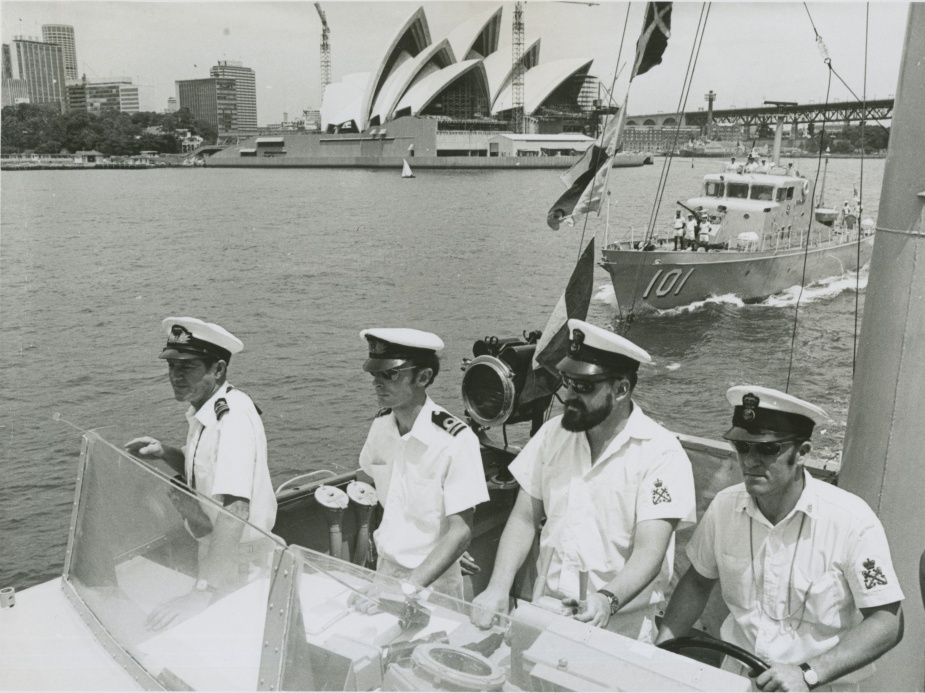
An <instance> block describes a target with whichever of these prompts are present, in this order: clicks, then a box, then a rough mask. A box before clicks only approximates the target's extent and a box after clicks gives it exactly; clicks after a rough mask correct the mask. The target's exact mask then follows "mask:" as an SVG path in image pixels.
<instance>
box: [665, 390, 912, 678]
mask: <svg viewBox="0 0 925 693" xmlns="http://www.w3.org/2000/svg"><path fill="white" fill-rule="evenodd" d="M726 398H727V399H728V400H729V403H730V404H731V405H733V407H734V408H735V409H734V413H733V416H732V428H731V429H730V430H729V431H728V432H727V433H726V435H725V436H724V437H725V438H726V439H727V440H730V441H732V444H733V445H734V446H735V449H736V455H737V458H738V461H739V466H740V467H741V470H742V475H743V477H744V479H745V481H744V483H742V484H737V485H735V486H732V487H730V488H727V489H725V490H723V491H721V492H720V493H719V494H717V496H716V498H714V499H713V502H712V503H711V504H710V507H709V508H708V509H707V511H706V514H705V515H704V517H703V519H702V520H701V522H700V524H699V525H698V526H697V529H696V530H695V531H694V535H693V537H692V538H691V541H690V543H689V544H688V547H687V553H688V556H689V557H690V560H691V567H690V568H689V569H688V571H687V572H686V573H685V575H684V576H683V577H682V578H681V581H680V582H679V583H678V586H677V587H676V588H675V591H674V594H673V595H672V597H671V602H670V603H669V604H668V609H667V611H666V613H665V619H664V621H663V622H662V625H661V630H660V631H659V635H658V642H663V641H665V640H668V639H670V638H674V637H680V636H683V635H685V634H686V633H687V632H688V631H689V630H690V628H691V627H692V626H693V625H694V622H695V621H696V620H697V619H698V618H699V617H700V615H701V614H702V612H703V610H704V607H705V605H706V603H707V600H708V599H709V596H710V592H711V591H712V590H713V586H714V585H715V584H716V582H717V581H718V582H719V584H720V589H721V590H722V597H723V601H724V602H725V603H726V605H727V606H728V607H729V615H728V616H727V617H726V620H725V621H724V622H723V625H722V628H721V630H720V637H721V638H722V639H723V640H726V641H728V642H731V643H733V644H734V645H738V646H740V647H742V648H744V649H746V650H748V651H750V652H753V653H754V654H756V655H757V656H758V657H761V658H762V659H764V660H765V661H766V662H768V663H769V664H770V667H771V668H770V669H768V670H767V671H765V672H764V673H762V674H761V675H760V676H758V678H757V679H756V681H755V683H756V684H757V686H758V687H759V688H760V689H761V690H765V691H778V690H782V691H800V690H802V691H805V690H812V689H814V688H820V689H824V690H858V682H859V681H862V680H863V679H865V678H866V677H867V676H869V675H870V673H872V671H873V669H872V666H873V665H872V662H874V660H876V659H877V658H878V657H880V656H881V655H883V654H884V653H885V652H887V651H888V650H890V649H891V648H892V647H894V646H895V645H896V644H897V643H898V642H899V641H900V639H901V638H902V631H903V626H902V611H901V607H900V602H901V601H902V599H903V593H902V590H901V589H900V587H899V584H898V582H897V580H896V573H895V571H894V570H893V565H892V562H891V560H890V548H889V546H888V544H887V539H886V534H885V533H884V531H883V526H882V525H881V524H880V520H879V519H878V518H877V516H876V515H875V514H874V513H873V511H872V510H871V509H870V507H869V506H868V505H867V504H866V503H865V502H864V501H863V500H861V499H860V498H858V497H857V496H855V495H853V494H851V493H848V492H847V491H844V490H842V489H839V488H837V487H835V486H832V485H830V484H827V483H824V482H822V481H819V480H817V479H814V478H813V477H812V476H810V474H809V473H808V472H807V471H806V469H805V468H804V459H805V458H806V455H807V454H808V453H809V451H810V449H811V445H810V442H809V440H810V437H811V435H812V432H813V428H814V426H815V425H817V424H819V423H821V422H822V421H825V420H826V419H827V418H828V417H827V416H826V414H825V412H824V411H823V410H822V409H820V408H819V407H817V406H815V405H813V404H810V403H809V402H805V401H803V400H800V399H797V398H796V397H793V396H792V395H788V394H786V393H783V392H779V391H777V390H772V389H770V388H765V387H757V386H739V387H733V388H731V389H730V390H729V391H728V392H727V393H726ZM723 667H724V668H726V669H729V670H732V671H736V672H737V673H744V672H745V668H744V667H742V666H741V665H739V664H738V663H737V662H732V661H731V660H730V659H729V658H727V660H726V662H724V665H723Z"/></svg>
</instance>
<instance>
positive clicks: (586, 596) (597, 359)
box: [472, 319, 695, 642]
mask: <svg viewBox="0 0 925 693" xmlns="http://www.w3.org/2000/svg"><path fill="white" fill-rule="evenodd" d="M568 326H569V330H570V343H569V351H568V355H567V356H566V357H565V358H563V359H562V360H561V361H560V362H559V363H558V364H557V366H556V367H557V369H558V371H559V373H560V375H561V377H562V385H563V388H564V389H563V391H562V400H563V414H562V416H558V417H555V418H553V419H551V420H550V421H548V422H547V423H546V424H545V425H544V426H543V427H542V428H541V429H540V430H539V431H538V432H537V433H536V435H535V436H533V438H532V439H531V440H530V442H529V443H527V445H526V446H525V447H524V449H523V451H522V452H521V453H520V455H518V457H517V459H516V460H514V462H513V463H512V464H511V466H510V470H511V473H512V474H513V475H514V477H515V478H516V479H517V481H518V483H519V484H520V491H519V493H518V496H517V500H516V502H515V506H514V509H513V511H512V513H511V516H510V518H509V519H508V522H507V525H506V527H505V529H504V533H503V535H502V537H501V543H500V546H499V548H498V555H497V558H496V561H495V569H494V572H493V574H492V576H491V580H490V582H489V585H488V588H487V589H486V590H485V591H484V592H482V593H481V594H480V595H479V596H478V597H476V599H475V601H474V604H475V605H476V606H477V607H479V609H477V610H474V612H473V619H472V620H473V622H474V623H475V624H476V625H478V626H482V627H485V626H486V625H488V623H489V622H490V621H491V618H492V614H493V613H494V612H498V611H505V610H506V609H507V607H508V594H509V592H510V590H511V586H512V584H513V581H514V576H515V574H516V573H517V571H518V569H519V568H520V566H521V564H522V563H523V562H524V561H525V560H526V558H527V555H528V554H529V552H530V549H531V547H532V545H533V541H534V538H535V536H536V531H537V528H538V527H539V525H540V521H541V520H542V519H543V518H544V517H545V519H546V521H545V524H544V525H543V528H542V532H541V534H540V551H539V557H538V559H537V574H538V577H537V580H536V583H535V585H534V589H533V596H534V601H535V602H536V603H538V604H541V605H542V604H547V605H550V606H554V607H555V608H556V609H557V610H559V609H561V608H562V607H565V608H566V609H569V608H570V609H572V612H573V615H574V617H575V618H576V619H577V620H580V621H583V622H586V623H591V624H592V625H595V626H598V627H601V628H606V629H607V630H610V631H612V632H616V633H620V634H622V635H624V636H626V637H630V638H634V639H637V640H642V641H647V642H651V641H652V639H653V638H654V637H655V624H654V619H655V614H656V612H657V610H658V606H659V603H660V602H661V601H662V600H663V599H665V598H666V593H667V589H668V583H669V579H670V568H669V565H668V562H667V560H666V556H667V554H668V552H669V551H673V546H674V530H675V529H676V528H677V527H679V526H686V525H691V524H693V522H694V519H695V501H694V479H693V473H692V470H691V464H690V461H689V460H688V458H687V455H686V454H685V452H684V450H683V448H682V447H681V444H680V443H679V442H678V440H677V438H676V437H675V436H674V434H672V433H671V432H670V431H667V430H666V429H664V428H663V427H662V426H660V425H659V424H657V423H655V421H653V420H652V419H650V418H649V417H648V416H646V415H645V414H644V413H643V411H642V409H641V408H640V406H639V405H638V404H637V403H636V402H635V401H633V393H634V391H635V389H636V383H637V372H638V370H639V366H640V364H643V363H649V362H650V361H651V357H650V356H649V354H647V353H646V352H645V350H643V349H641V348H640V347H638V346H637V345H635V344H633V343H632V342H630V341H629V340H628V339H624V338H623V337H620V336H619V335H616V334H614V333H613V332H611V331H609V330H605V329H602V328H600V327H596V326H595V325H591V324H589V323H587V322H584V321H582V320H574V319H573V320H569V321H568Z"/></svg>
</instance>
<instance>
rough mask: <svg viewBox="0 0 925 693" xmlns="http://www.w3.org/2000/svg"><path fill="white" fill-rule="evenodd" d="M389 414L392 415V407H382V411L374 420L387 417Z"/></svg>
mask: <svg viewBox="0 0 925 693" xmlns="http://www.w3.org/2000/svg"><path fill="white" fill-rule="evenodd" d="M391 413H392V407H384V408H383V409H380V410H379V412H378V413H377V414H376V418H377V419H378V418H379V417H380V416H388V415H389V414H391Z"/></svg>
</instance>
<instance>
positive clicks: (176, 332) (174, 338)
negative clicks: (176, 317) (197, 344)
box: [167, 325, 193, 345]
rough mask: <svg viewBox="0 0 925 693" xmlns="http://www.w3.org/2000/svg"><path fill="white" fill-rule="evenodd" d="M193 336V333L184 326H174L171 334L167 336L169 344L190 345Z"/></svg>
mask: <svg viewBox="0 0 925 693" xmlns="http://www.w3.org/2000/svg"><path fill="white" fill-rule="evenodd" d="M192 336H193V333H192V332H190V331H189V330H187V329H186V328H185V327H183V325H174V326H173V327H171V328H170V334H169V335H167V344H181V345H182V344H189V341H190V339H191V338H192Z"/></svg>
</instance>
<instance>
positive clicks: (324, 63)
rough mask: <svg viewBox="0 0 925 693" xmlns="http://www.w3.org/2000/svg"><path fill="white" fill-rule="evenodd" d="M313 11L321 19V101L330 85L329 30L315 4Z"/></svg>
mask: <svg viewBox="0 0 925 693" xmlns="http://www.w3.org/2000/svg"><path fill="white" fill-rule="evenodd" d="M315 9H316V10H318V16H319V17H321V97H322V99H323V98H324V91H325V89H327V88H328V85H329V84H330V83H331V28H330V27H329V26H328V18H327V16H326V15H325V13H324V10H322V9H321V5H320V4H318V3H317V2H316V3H315Z"/></svg>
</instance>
